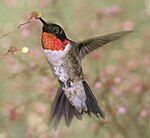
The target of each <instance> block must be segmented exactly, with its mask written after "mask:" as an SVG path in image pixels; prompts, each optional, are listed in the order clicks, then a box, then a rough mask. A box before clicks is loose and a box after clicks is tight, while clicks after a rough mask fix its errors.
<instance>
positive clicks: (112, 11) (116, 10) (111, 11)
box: [103, 5, 122, 16]
mask: <svg viewBox="0 0 150 138" xmlns="http://www.w3.org/2000/svg"><path fill="white" fill-rule="evenodd" d="M121 12H122V9H121V7H119V6H118V5H112V6H109V7H106V8H104V9H103V13H104V14H105V15H107V16H112V15H118V14H120V13H121Z"/></svg>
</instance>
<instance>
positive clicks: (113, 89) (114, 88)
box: [110, 86, 123, 96]
mask: <svg viewBox="0 0 150 138" xmlns="http://www.w3.org/2000/svg"><path fill="white" fill-rule="evenodd" d="M110 90H111V92H112V93H114V94H115V95H117V96H121V95H122V93H123V90H121V89H119V88H117V87H115V86H112V87H111V89H110Z"/></svg>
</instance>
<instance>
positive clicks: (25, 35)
mask: <svg viewBox="0 0 150 138" xmlns="http://www.w3.org/2000/svg"><path fill="white" fill-rule="evenodd" d="M21 34H22V36H23V37H24V38H27V37H29V36H30V31H29V30H28V29H26V28H24V29H22V31H21Z"/></svg>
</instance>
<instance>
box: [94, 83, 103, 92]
mask: <svg viewBox="0 0 150 138" xmlns="http://www.w3.org/2000/svg"><path fill="white" fill-rule="evenodd" d="M101 88H102V84H101V83H100V82H99V81H97V82H96V83H95V89H96V90H97V91H99V90H100V89H101Z"/></svg>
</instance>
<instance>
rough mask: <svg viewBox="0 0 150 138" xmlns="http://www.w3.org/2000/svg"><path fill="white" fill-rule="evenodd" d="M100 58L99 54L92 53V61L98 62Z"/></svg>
mask: <svg viewBox="0 0 150 138" xmlns="http://www.w3.org/2000/svg"><path fill="white" fill-rule="evenodd" d="M100 57H101V55H100V53H99V52H94V53H93V54H92V58H93V59H94V60H99V59H100Z"/></svg>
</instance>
